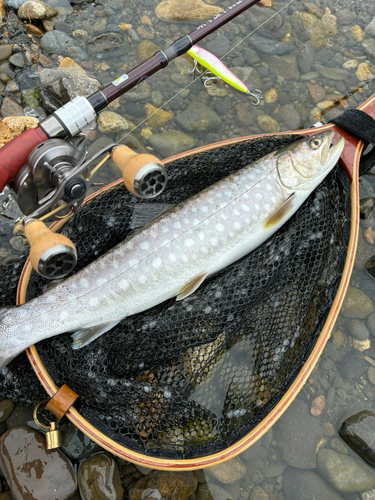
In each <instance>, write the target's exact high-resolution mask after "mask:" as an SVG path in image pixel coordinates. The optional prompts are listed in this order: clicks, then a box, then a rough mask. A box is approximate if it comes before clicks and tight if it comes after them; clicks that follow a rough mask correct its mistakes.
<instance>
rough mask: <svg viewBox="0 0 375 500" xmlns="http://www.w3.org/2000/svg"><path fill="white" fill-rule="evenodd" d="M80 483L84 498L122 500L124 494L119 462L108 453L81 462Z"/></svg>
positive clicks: (80, 490)
mask: <svg viewBox="0 0 375 500" xmlns="http://www.w3.org/2000/svg"><path fill="white" fill-rule="evenodd" d="M78 484H79V492H80V494H81V498H82V500H122V498H123V495H124V489H123V487H122V484H121V478H120V473H119V470H118V467H117V464H116V462H115V461H114V459H113V458H112V457H111V456H110V455H109V454H107V453H97V454H96V455H92V456H91V457H90V458H86V460H83V462H81V464H80V466H79V469H78Z"/></svg>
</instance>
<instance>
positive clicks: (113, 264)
mask: <svg viewBox="0 0 375 500" xmlns="http://www.w3.org/2000/svg"><path fill="white" fill-rule="evenodd" d="M111 267H112V268H113V269H118V267H119V263H118V261H117V260H113V261H112V262H111Z"/></svg>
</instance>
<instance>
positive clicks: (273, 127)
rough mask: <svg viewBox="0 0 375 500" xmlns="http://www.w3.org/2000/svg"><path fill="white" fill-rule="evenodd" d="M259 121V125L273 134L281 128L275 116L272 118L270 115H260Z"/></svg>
mask: <svg viewBox="0 0 375 500" xmlns="http://www.w3.org/2000/svg"><path fill="white" fill-rule="evenodd" d="M257 122H258V125H259V127H260V128H261V129H262V130H263V131H264V132H268V133H271V134H273V133H276V132H279V130H280V126H279V124H278V123H277V121H276V120H274V119H273V118H271V117H270V116H268V115H260V116H258V117H257Z"/></svg>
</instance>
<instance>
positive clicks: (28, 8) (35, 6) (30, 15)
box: [17, 0, 59, 19]
mask: <svg viewBox="0 0 375 500" xmlns="http://www.w3.org/2000/svg"><path fill="white" fill-rule="evenodd" d="M58 14H59V13H58V11H57V10H56V9H54V8H53V7H50V6H49V5H48V4H46V3H44V2H42V1H41V0H28V1H27V2H25V3H23V4H22V5H21V7H20V8H19V9H18V12H17V16H18V17H19V18H20V19H49V18H50V17H54V16H57V15H58Z"/></svg>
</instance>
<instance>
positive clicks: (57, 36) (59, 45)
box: [40, 30, 75, 56]
mask: <svg viewBox="0 0 375 500" xmlns="http://www.w3.org/2000/svg"><path fill="white" fill-rule="evenodd" d="M74 43H75V42H74V40H73V38H71V37H70V36H69V35H68V34H67V33H65V31H58V30H53V31H48V32H47V33H46V34H45V35H43V36H42V38H41V40H40V48H41V49H42V50H45V51H46V52H47V53H48V54H59V55H63V56H68V55H69V52H68V49H69V48H70V47H72V46H74Z"/></svg>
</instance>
